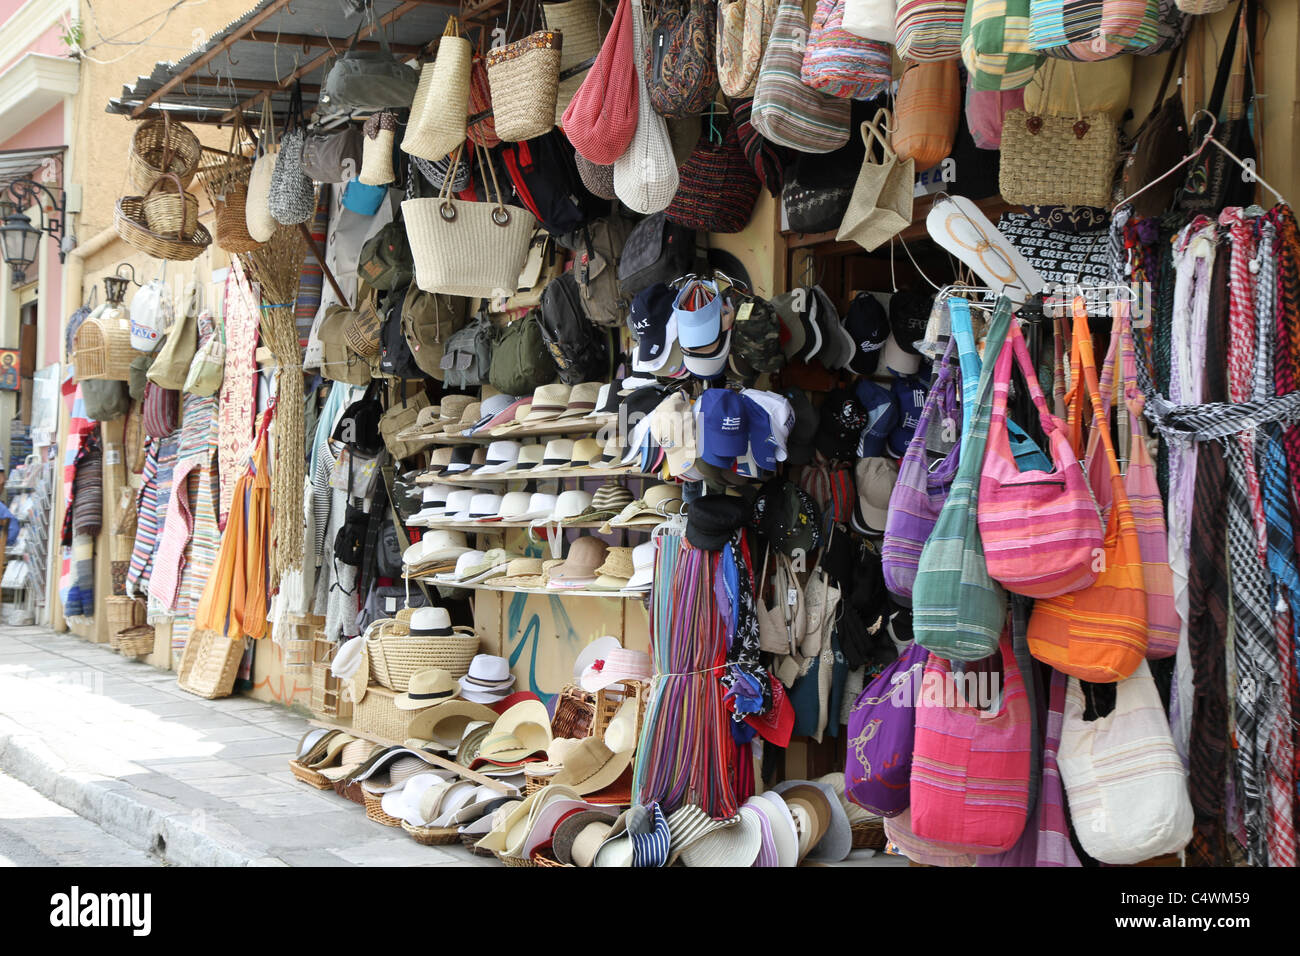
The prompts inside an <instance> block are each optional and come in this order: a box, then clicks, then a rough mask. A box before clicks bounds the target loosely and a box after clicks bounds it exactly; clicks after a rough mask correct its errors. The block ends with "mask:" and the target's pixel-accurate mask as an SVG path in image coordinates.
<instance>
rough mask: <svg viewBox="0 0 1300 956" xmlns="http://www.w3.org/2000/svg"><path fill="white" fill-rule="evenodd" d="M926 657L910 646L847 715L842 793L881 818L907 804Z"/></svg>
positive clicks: (905, 806)
mask: <svg viewBox="0 0 1300 956" xmlns="http://www.w3.org/2000/svg"><path fill="white" fill-rule="evenodd" d="M929 659H930V652H929V651H927V650H926V649H925V648H924V647H921V646H920V645H919V644H916V643H912V644H909V645H908V646H907V648H906V649H905V650H904V651H903V653H902V654H901V655H900V656H899V658H898V660H896V661H894V663H892V664H890V665H889V666H888V667H886V668H885V669H884V670H883V671H881V672H880V676H879V677H877V678H876V679H875V680H873V681H872V682H871V683H870V684H868V685H867V686H866V688H865V689H864V690H863V691H862V693H861V694H859V695H858V699H857V700H855V701H854V702H853V709H852V710H851V711H849V731H848V744H847V746H846V748H845V749H846V756H847V759H846V762H845V766H844V795H845V796H846V797H847V798H848V799H849V800H850V801H851V802H853V803H855V804H857V805H858V806H860V807H863V808H865V809H867V810H869V811H871V812H872V813H876V814H879V815H880V816H882V817H892V816H897V815H898V814H900V813H902V812H903V811H904V810H906V809H907V806H908V803H909V798H910V795H911V776H912V753H913V751H914V749H915V741H916V711H917V707H916V702H917V695H918V693H919V692H920V690H921V680H922V675H923V674H924V673H925V667H926V663H927V662H928V661H929Z"/></svg>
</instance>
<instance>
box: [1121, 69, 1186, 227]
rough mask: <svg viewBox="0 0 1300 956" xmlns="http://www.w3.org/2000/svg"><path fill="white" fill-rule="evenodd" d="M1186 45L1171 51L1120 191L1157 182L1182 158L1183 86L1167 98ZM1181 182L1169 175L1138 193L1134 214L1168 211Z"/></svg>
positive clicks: (1143, 215)
mask: <svg viewBox="0 0 1300 956" xmlns="http://www.w3.org/2000/svg"><path fill="white" fill-rule="evenodd" d="M1184 49H1185V48H1180V49H1179V50H1178V51H1175V52H1174V53H1171V54H1170V55H1169V63H1168V65H1167V66H1166V67H1165V75H1164V78H1163V79H1161V81H1160V89H1159V90H1158V91H1157V92H1156V100H1155V103H1154V104H1153V105H1152V107H1151V112H1150V113H1148V114H1147V116H1146V119H1144V120H1143V121H1142V125H1141V126H1139V127H1138V128H1137V132H1136V133H1134V134H1133V146H1132V148H1130V149H1129V151H1128V153H1127V154H1126V155H1125V157H1124V169H1123V172H1122V173H1121V175H1120V183H1121V191H1122V192H1123V194H1124V195H1125V196H1131V195H1133V194H1134V193H1136V192H1137V191H1138V190H1139V189H1141V188H1142V187H1143V186H1146V185H1148V184H1149V183H1152V182H1154V181H1155V180H1156V179H1158V178H1159V177H1160V176H1162V175H1164V174H1165V173H1166V172H1168V171H1169V170H1171V169H1173V168H1174V165H1175V164H1176V163H1177V162H1178V161H1179V160H1180V159H1182V158H1183V146H1184V144H1185V143H1186V142H1187V119H1186V116H1185V114H1184V110H1183V91H1182V87H1181V86H1179V87H1175V89H1174V92H1173V95H1172V96H1170V97H1169V98H1168V99H1165V92H1166V90H1168V89H1169V81H1170V80H1171V79H1172V78H1173V76H1174V71H1175V69H1176V68H1177V66H1178V62H1179V60H1180V59H1181V58H1182V57H1183V56H1184V55H1185V53H1184V52H1183V51H1184ZM1179 188H1180V183H1179V180H1178V178H1177V177H1176V176H1169V177H1167V178H1165V179H1163V180H1161V181H1160V182H1158V183H1155V185H1153V186H1152V187H1151V188H1150V189H1148V190H1147V191H1146V192H1144V193H1142V195H1140V196H1138V197H1137V198H1136V199H1134V200H1133V202H1132V203H1131V204H1130V207H1131V208H1132V210H1133V215H1134V216H1138V217H1141V218H1148V217H1150V216H1159V215H1161V214H1163V213H1165V212H1166V211H1168V209H1169V206H1170V205H1171V204H1172V203H1173V201H1174V195H1175V194H1176V193H1177V192H1178V191H1179Z"/></svg>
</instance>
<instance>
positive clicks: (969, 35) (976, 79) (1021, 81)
mask: <svg viewBox="0 0 1300 956" xmlns="http://www.w3.org/2000/svg"><path fill="white" fill-rule="evenodd" d="M1031 2H1032V0H969V2H968V3H967V5H966V18H965V20H964V21H963V22H962V39H961V58H962V62H963V63H965V64H966V70H967V72H968V73H970V82H971V86H972V87H973V88H974V89H977V90H1018V89H1020V88H1021V87H1023V86H1026V85H1028V83H1029V81H1030V80H1031V79H1033V77H1034V71H1035V70H1037V69H1038V67H1039V65H1040V64H1041V63H1042V62H1043V54H1041V53H1039V52H1038V51H1037V50H1035V49H1034V48H1033V47H1031V46H1030V45H1029V26H1030V24H1029V7H1030V3H1031Z"/></svg>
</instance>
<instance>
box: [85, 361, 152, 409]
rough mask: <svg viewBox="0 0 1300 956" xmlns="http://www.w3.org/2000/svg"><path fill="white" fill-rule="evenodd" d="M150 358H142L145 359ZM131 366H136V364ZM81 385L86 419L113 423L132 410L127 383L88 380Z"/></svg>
mask: <svg viewBox="0 0 1300 956" xmlns="http://www.w3.org/2000/svg"><path fill="white" fill-rule="evenodd" d="M149 357H150V356H147V355H146V356H141V358H145V359H147V358H149ZM131 364H132V365H133V366H134V364H135V363H134V362H132V363H131ZM79 384H80V385H81V398H82V401H84V402H85V403H86V417H87V418H89V419H90V420H91V421H92V422H111V421H113V419H115V418H121V417H122V416H123V415H125V414H126V413H127V412H129V411H130V410H131V392H130V389H129V388H128V386H127V384H126V382H120V381H117V380H116V379H108V378H88V379H85V380H83V381H82V382H80V383H79ZM154 387H156V386H154Z"/></svg>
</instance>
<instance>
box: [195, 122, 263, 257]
mask: <svg viewBox="0 0 1300 956" xmlns="http://www.w3.org/2000/svg"><path fill="white" fill-rule="evenodd" d="M245 132H246V130H245V129H244V121H243V118H242V117H241V116H236V117H235V121H234V123H232V124H231V126H230V146H229V149H228V152H229V153H230V156H228V157H226V159H225V162H224V163H222V164H221V165H219V166H216V165H214V166H212V167H209V168H208V169H207V170H206V171H205V173H204V176H203V186H204V189H205V190H206V191H207V194H208V198H209V199H210V200H211V202H212V221H213V230H212V234H213V239H214V240H215V241H216V243H217V246H218V248H220V249H224V250H225V251H226V252H230V253H240V252H251V251H252V250H254V249H256V248H257V247H258V246H259V245H261V243H260V242H258V241H257V240H256V239H254V238H253V237H252V235H250V234H249V232H248V181H249V177H250V176H251V175H252V171H253V163H252V161H251V160H249V159H248V158H246V157H245V156H244V155H243V149H244V140H245V138H246V137H245Z"/></svg>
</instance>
